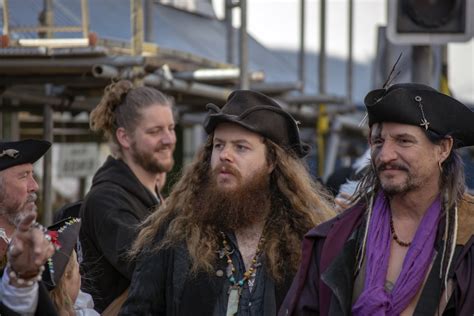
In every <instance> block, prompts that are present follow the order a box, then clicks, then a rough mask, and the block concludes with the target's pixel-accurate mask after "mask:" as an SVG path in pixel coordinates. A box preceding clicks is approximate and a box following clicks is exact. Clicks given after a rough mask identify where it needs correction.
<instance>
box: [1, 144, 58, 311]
mask: <svg viewBox="0 0 474 316" xmlns="http://www.w3.org/2000/svg"><path fill="white" fill-rule="evenodd" d="M50 146H51V143H49V142H47V141H42V140H33V139H28V140H23V141H16V142H0V268H1V270H2V274H3V275H2V280H1V282H0V314H1V315H17V313H18V314H22V315H23V314H26V315H32V314H35V312H36V314H37V315H55V314H56V311H55V309H54V307H53V305H52V304H51V301H50V300H49V298H48V293H47V291H46V289H45V287H44V285H43V284H42V282H38V281H40V280H41V274H42V272H43V270H44V267H43V264H44V263H45V262H46V260H47V259H48V258H49V257H51V256H52V255H53V253H54V249H55V248H54V247H53V245H52V243H51V239H50V238H49V236H48V235H46V234H45V229H44V228H43V227H42V226H41V225H40V224H39V223H37V222H36V221H35V220H36V215H37V214H36V209H37V207H36V204H35V201H36V197H37V196H36V192H37V191H38V184H37V183H36V181H35V179H34V177H33V163H34V162H36V161H37V160H38V159H39V158H40V157H41V156H43V155H44V153H45V152H46V151H48V149H49V148H50Z"/></svg>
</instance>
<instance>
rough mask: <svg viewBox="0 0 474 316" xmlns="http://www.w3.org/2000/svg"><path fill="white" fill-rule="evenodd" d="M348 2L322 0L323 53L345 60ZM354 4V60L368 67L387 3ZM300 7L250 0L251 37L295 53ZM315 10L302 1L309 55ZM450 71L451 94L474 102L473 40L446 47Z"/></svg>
mask: <svg viewBox="0 0 474 316" xmlns="http://www.w3.org/2000/svg"><path fill="white" fill-rule="evenodd" d="M473 2H474V1H473ZM223 3H224V1H223V0H214V1H213V5H214V8H215V10H216V13H217V15H218V16H219V17H222V12H223ZM347 3H348V1H346V0H327V1H326V10H327V18H326V23H327V26H326V40H327V43H326V51H327V54H328V55H332V56H334V57H340V58H346V56H347V50H348V48H347V46H348V45H347V36H348V32H347V21H348V19H347V14H348V13H347ZM353 3H354V4H353V6H354V33H353V34H354V35H353V36H354V48H353V49H354V60H355V61H358V62H362V63H368V62H371V61H372V60H373V58H374V56H375V53H376V32H377V26H378V25H386V23H387V8H386V1H384V0H354V1H353ZM299 6H300V1H299V0H248V1H247V7H248V31H249V33H250V34H252V35H253V36H254V37H255V38H256V39H257V40H259V41H260V42H261V43H262V44H264V45H265V46H267V47H269V48H275V49H290V50H297V49H298V47H299V42H298V41H299V10H300V9H299ZM319 8H320V2H319V0H306V36H305V38H306V47H307V51H308V52H318V51H319ZM471 18H473V19H474V17H471ZM238 20H239V13H238V10H234V21H238ZM236 24H237V22H236ZM448 69H449V74H448V77H449V85H450V88H451V90H452V91H453V94H454V95H455V96H456V97H457V98H459V99H460V100H461V101H466V102H469V103H470V104H474V40H471V41H469V42H467V43H450V44H449V45H448Z"/></svg>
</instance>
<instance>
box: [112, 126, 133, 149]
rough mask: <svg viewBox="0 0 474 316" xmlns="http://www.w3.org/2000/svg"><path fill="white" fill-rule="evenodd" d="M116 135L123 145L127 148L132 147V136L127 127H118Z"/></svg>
mask: <svg viewBox="0 0 474 316" xmlns="http://www.w3.org/2000/svg"><path fill="white" fill-rule="evenodd" d="M115 136H116V137H117V141H118V142H119V144H120V146H121V147H123V148H125V149H129V148H130V146H131V141H130V137H129V135H128V133H127V131H126V130H125V128H123V127H119V128H117V130H116V131H115Z"/></svg>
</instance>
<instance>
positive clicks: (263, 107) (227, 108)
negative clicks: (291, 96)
mask: <svg viewBox="0 0 474 316" xmlns="http://www.w3.org/2000/svg"><path fill="white" fill-rule="evenodd" d="M206 108H207V109H208V110H209V113H208V115H207V116H206V119H205V121H204V129H205V130H206V132H207V133H208V134H211V133H212V132H214V129H215V128H216V126H217V125H218V124H219V123H223V122H227V123H234V124H237V125H240V126H242V127H244V128H246V129H248V130H250V131H252V132H255V133H257V134H260V135H262V136H264V137H266V138H268V139H270V140H272V141H273V142H275V143H276V144H278V145H279V146H281V147H282V148H284V149H286V150H291V151H293V152H294V153H295V154H296V155H297V156H298V157H301V158H302V157H304V156H306V155H307V154H308V152H309V150H310V146H309V145H307V144H304V143H303V142H302V141H301V138H300V133H299V129H298V123H297V122H296V120H295V119H294V118H293V117H292V116H291V115H290V114H289V113H288V112H287V111H285V110H284V109H282V108H281V106H280V105H279V104H278V103H276V102H275V101H274V100H273V99H271V98H270V97H268V96H266V95H264V94H262V93H259V92H256V91H251V90H236V91H234V92H232V93H231V94H230V95H229V97H228V98H227V102H226V104H224V106H223V107H222V108H219V107H218V106H217V105H215V104H212V103H210V104H208V105H207V106H206Z"/></svg>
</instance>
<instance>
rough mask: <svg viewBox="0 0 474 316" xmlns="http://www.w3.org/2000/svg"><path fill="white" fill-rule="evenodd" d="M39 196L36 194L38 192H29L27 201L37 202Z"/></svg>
mask: <svg viewBox="0 0 474 316" xmlns="http://www.w3.org/2000/svg"><path fill="white" fill-rule="evenodd" d="M37 198H38V195H36V193H30V194H28V197H27V198H26V202H27V203H30V202H35V201H36V199H37Z"/></svg>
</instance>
